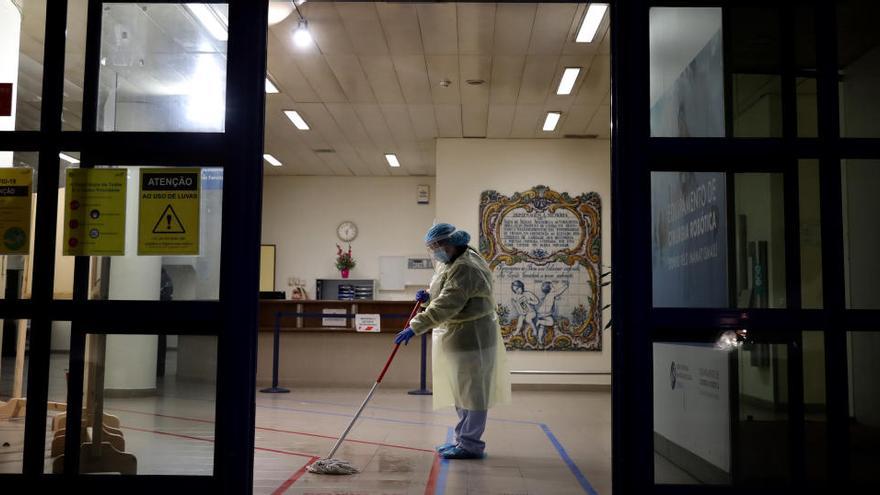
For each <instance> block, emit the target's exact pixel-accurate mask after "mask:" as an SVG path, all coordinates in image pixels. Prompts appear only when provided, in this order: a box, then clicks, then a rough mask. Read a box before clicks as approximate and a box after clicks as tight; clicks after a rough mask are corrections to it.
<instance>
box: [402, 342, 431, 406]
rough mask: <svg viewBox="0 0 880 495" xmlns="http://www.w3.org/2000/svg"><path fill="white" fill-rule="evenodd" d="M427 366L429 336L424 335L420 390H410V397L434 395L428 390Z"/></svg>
mask: <svg viewBox="0 0 880 495" xmlns="http://www.w3.org/2000/svg"><path fill="white" fill-rule="evenodd" d="M427 366H428V334H427V333H423V334H422V364H421V369H420V373H419V389H418V390H410V391H409V392H407V393H408V394H409V395H432V392H431V391H430V390H428V386H427V383H425V382H426V381H427V378H428V377H427V369H426V368H427Z"/></svg>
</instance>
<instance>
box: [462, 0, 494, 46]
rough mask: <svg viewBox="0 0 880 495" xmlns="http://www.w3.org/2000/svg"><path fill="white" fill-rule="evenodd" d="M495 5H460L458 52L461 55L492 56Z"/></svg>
mask: <svg viewBox="0 0 880 495" xmlns="http://www.w3.org/2000/svg"><path fill="white" fill-rule="evenodd" d="M495 5H496V4H494V3H459V4H458V5H457V8H458V51H459V53H460V54H470V55H475V54H490V53H492V43H493V41H494V38H495Z"/></svg>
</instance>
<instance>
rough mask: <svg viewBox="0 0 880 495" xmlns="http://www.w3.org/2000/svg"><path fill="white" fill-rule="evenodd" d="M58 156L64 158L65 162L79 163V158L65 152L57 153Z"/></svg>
mask: <svg viewBox="0 0 880 495" xmlns="http://www.w3.org/2000/svg"><path fill="white" fill-rule="evenodd" d="M58 158H61V159H62V160H64V161H65V162H67V163H74V164H75V163H79V160H77V159H76V158H74V157H72V156H70V155H68V154H67V153H58Z"/></svg>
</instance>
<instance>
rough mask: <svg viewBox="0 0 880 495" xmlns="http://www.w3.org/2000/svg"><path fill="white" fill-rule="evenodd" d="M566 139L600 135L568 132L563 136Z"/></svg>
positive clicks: (588, 137) (589, 137) (594, 137)
mask: <svg viewBox="0 0 880 495" xmlns="http://www.w3.org/2000/svg"><path fill="white" fill-rule="evenodd" d="M563 137H564V138H566V139H597V138H598V137H599V135H598V134H566V135H565V136H563Z"/></svg>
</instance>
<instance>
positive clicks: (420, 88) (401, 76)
mask: <svg viewBox="0 0 880 495" xmlns="http://www.w3.org/2000/svg"><path fill="white" fill-rule="evenodd" d="M392 60H393V61H394V69H395V70H396V71H397V80H398V82H400V89H401V90H403V98H404V100H406V102H407V103H409V104H411V105H414V104H427V103H433V100H432V99H431V87H430V84H429V82H428V69H427V66H426V63H425V57H424V56H423V55H394V56H393V57H392Z"/></svg>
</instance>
